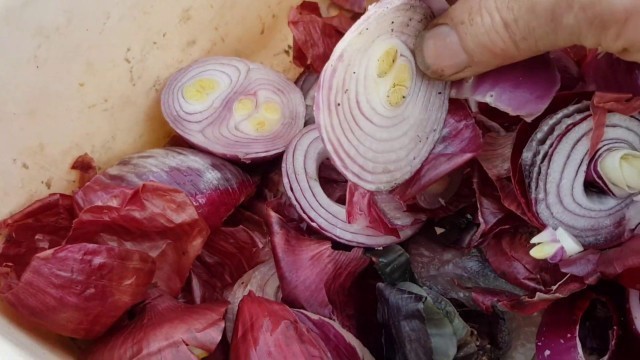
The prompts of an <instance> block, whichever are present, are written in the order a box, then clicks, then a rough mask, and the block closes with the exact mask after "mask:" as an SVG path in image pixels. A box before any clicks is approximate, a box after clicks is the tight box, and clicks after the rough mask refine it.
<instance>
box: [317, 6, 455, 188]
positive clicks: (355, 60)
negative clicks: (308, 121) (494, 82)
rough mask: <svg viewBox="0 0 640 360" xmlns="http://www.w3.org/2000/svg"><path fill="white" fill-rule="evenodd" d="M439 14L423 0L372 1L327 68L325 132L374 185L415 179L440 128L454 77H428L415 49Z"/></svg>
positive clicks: (321, 96)
mask: <svg viewBox="0 0 640 360" xmlns="http://www.w3.org/2000/svg"><path fill="white" fill-rule="evenodd" d="M433 17H434V15H433V12H432V11H431V9H430V8H429V7H428V5H427V4H426V3H425V2H423V1H419V0H383V1H380V2H378V3H376V4H374V5H372V6H370V7H369V10H368V11H367V12H366V13H365V14H364V15H363V16H362V17H361V18H360V20H358V21H357V22H356V23H355V24H354V26H353V27H351V29H349V31H347V33H346V34H345V36H344V37H343V38H342V40H341V41H340V42H339V43H338V45H337V46H336V48H335V50H334V52H333V54H332V56H331V58H330V59H329V62H328V63H327V64H326V66H325V67H324V70H323V71H322V74H321V75H320V80H319V82H318V92H317V94H316V101H315V106H314V111H315V118H316V121H317V122H318V123H319V125H320V131H321V134H322V139H323V141H324V143H325V144H326V146H327V149H328V152H329V154H330V156H331V160H332V162H333V163H334V164H335V166H336V168H338V170H339V171H340V172H341V173H342V174H343V175H344V176H345V177H346V178H347V179H348V180H350V181H352V182H354V183H356V184H357V185H359V186H361V187H363V188H365V189H367V190H371V191H380V190H389V189H391V188H393V187H395V186H397V185H399V184H400V183H402V182H403V181H404V180H407V179H408V178H409V177H410V176H411V175H413V173H414V172H415V171H416V170H417V169H418V168H419V167H420V165H421V164H422V163H423V162H424V160H425V159H426V158H427V156H428V155H429V153H430V151H431V150H432V149H433V147H434V145H435V143H436V141H437V140H438V137H439V135H440V131H441V129H442V124H443V122H444V118H445V115H446V113H447V106H448V103H447V93H448V84H447V83H443V82H438V81H432V80H429V79H427V78H426V76H425V75H423V74H422V72H421V71H420V70H418V68H417V67H416V64H415V60H414V56H413V47H414V43H415V38H416V36H417V34H418V32H420V31H421V30H422V29H424V27H425V26H426V25H427V23H428V22H429V21H430V20H431V19H433Z"/></svg>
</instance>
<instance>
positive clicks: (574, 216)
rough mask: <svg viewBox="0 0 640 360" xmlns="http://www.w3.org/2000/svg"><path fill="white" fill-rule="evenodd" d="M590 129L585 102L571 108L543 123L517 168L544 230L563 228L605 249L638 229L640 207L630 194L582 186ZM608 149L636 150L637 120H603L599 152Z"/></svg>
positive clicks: (638, 138)
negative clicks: (601, 191) (543, 225)
mask: <svg viewBox="0 0 640 360" xmlns="http://www.w3.org/2000/svg"><path fill="white" fill-rule="evenodd" d="M593 129H594V125H593V117H592V115H591V112H590V110H589V103H586V102H584V103H581V104H577V105H572V106H569V107H567V108H565V109H564V110H561V111H559V112H557V113H555V114H554V115H551V116H549V117H548V118H546V119H545V120H544V121H542V122H541V124H540V126H539V127H538V129H537V130H536V131H535V132H534V134H533V136H532V137H531V138H530V139H529V142H528V143H527V145H526V147H525V149H524V151H523V153H522V158H521V165H522V168H523V172H524V180H525V183H526V185H527V191H528V194H529V198H530V201H531V205H532V209H533V210H534V211H535V212H536V214H537V216H538V218H539V219H540V220H541V221H542V222H543V223H544V224H545V225H547V226H549V227H551V228H553V229H558V228H563V229H564V230H566V231H567V232H568V233H569V234H571V235H573V236H574V237H575V238H576V239H577V240H578V241H579V242H580V243H581V244H582V246H584V247H585V248H606V247H611V246H613V245H615V244H617V243H619V242H621V241H624V240H625V238H626V237H628V236H629V235H630V234H631V233H632V232H633V231H634V229H635V228H636V227H637V226H638V224H640V204H638V203H637V202H634V201H633V198H632V196H631V195H629V196H626V197H614V196H610V195H608V194H602V193H599V192H595V191H592V190H590V189H589V188H588V187H586V186H585V181H586V180H587V176H586V173H587V169H588V165H589V155H588V154H589V148H590V143H591V134H592V130H593ZM612 149H628V150H633V151H637V150H638V149H640V121H639V120H638V119H636V118H634V117H629V116H624V115H621V114H617V113H609V114H608V115H607V116H606V124H605V128H604V135H603V138H602V141H601V142H600V144H599V148H598V150H599V151H601V152H602V151H609V150H612ZM601 169H602V167H601ZM607 175H611V174H606V173H603V176H605V177H606V176H607Z"/></svg>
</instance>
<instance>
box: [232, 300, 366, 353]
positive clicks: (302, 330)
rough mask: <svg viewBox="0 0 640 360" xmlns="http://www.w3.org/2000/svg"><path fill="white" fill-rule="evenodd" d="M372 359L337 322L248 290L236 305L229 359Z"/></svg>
mask: <svg viewBox="0 0 640 360" xmlns="http://www.w3.org/2000/svg"><path fill="white" fill-rule="evenodd" d="M274 354H277V355H276V356H277V357H278V358H279V359H282V360H299V359H344V360H359V359H362V360H373V357H372V356H371V354H370V353H369V351H368V350H367V349H366V348H364V346H363V345H362V344H361V343H360V342H359V341H358V340H356V339H355V338H354V337H353V335H351V334H349V333H348V332H346V331H345V330H344V329H342V328H341V327H340V326H339V325H338V324H337V323H334V322H332V321H330V320H328V319H324V318H321V317H319V316H317V315H313V314H311V313H308V312H306V311H302V310H292V309H290V308H288V307H287V306H286V305H284V304H282V303H278V302H275V301H271V300H268V299H265V298H262V297H259V296H256V295H255V294H254V293H253V292H249V294H248V295H246V296H245V297H244V298H242V300H241V301H240V304H239V305H238V315H237V318H236V324H235V327H234V331H233V340H232V341H231V357H230V359H231V360H236V359H237V360H253V359H255V360H262V359H268V358H272V357H273V356H274Z"/></svg>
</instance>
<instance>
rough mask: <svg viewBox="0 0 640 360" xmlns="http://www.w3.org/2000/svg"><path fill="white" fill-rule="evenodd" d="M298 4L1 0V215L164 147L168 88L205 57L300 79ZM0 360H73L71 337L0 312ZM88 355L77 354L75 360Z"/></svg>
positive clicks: (286, 0)
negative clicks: (294, 45) (295, 39)
mask: <svg viewBox="0 0 640 360" xmlns="http://www.w3.org/2000/svg"><path fill="white" fill-rule="evenodd" d="M298 2H299V0H183V1H176V0H135V1H134V0H129V1H126V0H102V1H86V0H65V1H55V0H0V86H1V87H2V89H1V90H0V174H2V176H0V204H1V205H0V218H4V217H6V216H7V215H9V214H11V213H12V212H15V211H17V210H19V209H20V208H21V207H23V206H24V205H26V204H28V203H29V202H31V201H33V200H35V199H37V198H40V197H43V196H44V195H46V194H48V193H50V192H67V193H68V192H70V191H71V190H72V189H74V188H75V187H76V184H75V178H76V175H75V174H74V173H73V172H71V171H69V170H68V168H69V166H70V165H71V163H72V162H73V160H74V159H75V157H76V156H78V155H80V154H82V153H84V152H88V153H89V154H91V155H92V156H93V157H94V158H95V159H96V161H97V162H98V164H99V165H100V166H102V167H105V166H109V165H111V164H113V163H114V162H115V161H117V160H118V159H119V158H121V157H122V156H124V155H126V154H130V153H133V152H136V151H140V150H142V149H146V148H151V147H156V146H160V145H162V144H163V143H164V142H165V141H166V140H167V139H168V137H169V136H170V134H171V131H170V129H169V128H168V126H167V125H166V123H165V122H164V120H163V118H162V115H161V113H160V106H159V93H160V91H161V89H162V87H163V85H164V80H165V79H166V78H167V77H168V76H169V75H170V74H171V73H172V72H173V71H175V70H177V69H178V68H180V67H182V66H184V65H187V64H188V63H190V62H191V61H193V60H196V59H198V58H201V57H204V56H208V55H231V56H239V57H244V58H247V59H249V60H253V61H257V62H260V63H263V64H265V65H267V66H270V67H272V68H273V69H275V70H279V71H282V72H284V73H285V74H287V75H288V76H289V77H291V78H294V77H295V76H296V75H297V72H298V70H297V69H296V68H294V67H293V65H292V64H291V61H290V55H289V51H290V47H289V45H290V42H291V34H290V32H289V30H288V28H287V15H288V12H289V9H290V8H291V7H292V6H293V5H295V4H297V3H298ZM0 312H1V314H0V359H12V360H13V359H39V360H46V359H70V358H73V357H75V356H76V355H75V354H74V352H73V348H72V346H71V344H70V342H69V341H68V340H67V339H64V338H62V337H58V336H55V335H53V334H50V333H47V332H45V331H42V330H39V329H37V328H34V327H32V326H29V325H28V324H24V323H23V322H22V321H21V319H20V317H19V316H18V315H16V314H14V313H13V312H12V311H11V310H10V309H9V308H8V307H7V306H6V305H4V304H1V303H0ZM80 357H81V356H80Z"/></svg>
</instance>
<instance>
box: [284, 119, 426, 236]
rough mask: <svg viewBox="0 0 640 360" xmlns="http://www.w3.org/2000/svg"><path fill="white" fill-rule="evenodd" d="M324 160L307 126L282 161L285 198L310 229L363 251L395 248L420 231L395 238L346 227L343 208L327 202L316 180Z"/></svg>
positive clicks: (313, 128) (316, 134) (315, 134)
mask: <svg viewBox="0 0 640 360" xmlns="http://www.w3.org/2000/svg"><path fill="white" fill-rule="evenodd" d="M326 158H328V154H327V152H326V149H325V148H324V145H323V143H322V140H321V139H320V134H319V132H318V129H317V127H316V126H308V127H306V128H305V129H303V131H301V132H300V134H298V136H297V137H296V138H295V139H294V140H293V141H292V142H291V144H290V145H289V148H288V149H287V151H286V152H285V155H284V158H283V161H282V173H283V183H284V187H285V190H286V192H287V195H288V197H289V198H290V199H291V201H292V202H293V204H294V206H295V208H296V210H297V211H298V213H299V214H300V215H301V216H302V217H303V218H304V220H305V221H306V222H307V223H308V224H309V225H311V226H312V227H314V228H315V229H316V230H318V231H320V232H321V233H322V234H324V235H326V236H328V237H330V238H332V239H334V240H336V241H339V242H342V243H345V244H347V245H352V246H363V247H380V246H386V245H389V244H394V243H397V242H400V241H402V240H404V239H406V238H408V237H409V236H411V235H412V234H414V233H415V232H416V231H417V230H418V229H419V227H420V226H419V225H414V226H410V227H408V228H407V229H403V230H402V231H401V232H400V238H396V237H394V236H387V235H383V234H381V233H379V232H377V231H375V230H373V229H369V228H367V227H365V226H359V225H353V224H349V223H348V222H347V217H346V210H345V208H344V206H342V205H339V204H337V203H335V202H333V201H332V200H330V199H329V198H328V197H327V195H326V194H325V193H324V191H323V190H322V187H321V186H320V184H319V181H318V180H317V179H318V168H319V166H320V164H321V163H322V161H324V160H325V159H326Z"/></svg>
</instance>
